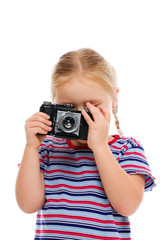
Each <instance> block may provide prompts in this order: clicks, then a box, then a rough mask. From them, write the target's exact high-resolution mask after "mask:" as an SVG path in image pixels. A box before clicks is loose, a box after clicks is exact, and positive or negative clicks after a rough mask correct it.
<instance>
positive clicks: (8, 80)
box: [0, 0, 160, 240]
mask: <svg viewBox="0 0 160 240" xmlns="http://www.w3.org/2000/svg"><path fill="white" fill-rule="evenodd" d="M159 13H160V7H159V1H158V0H157V1H155V0H152V1H147V0H145V1H143V0H139V1H135V0H134V1H130V0H121V1H119V0H117V1H115V0H110V1H107V0H106V1H103V0H97V1H96V0H95V1H94V0H80V1H76V0H64V1H62V0H57V1H54V0H44V1H42V0H26V1H24V0H19V1H18V0H14V1H11V0H5V1H1V2H0V35H1V37H0V81H1V88H0V91H1V94H0V97H1V118H0V119H1V120H0V121H1V123H0V127H1V131H0V134H1V138H0V141H1V143H0V146H1V151H0V152H1V173H0V178H1V179H0V184H1V188H0V189H1V197H0V201H1V203H0V208H1V234H3V240H5V239H6V240H8V239H13V238H14V239H17V240H21V239H23V240H29V239H33V238H34V229H35V221H36V214H28V215H27V214H25V213H23V212H22V211H21V210H20V209H19V208H18V206H17V203H16V200H15V181H16V176H17V173H18V167H17V165H18V163H20V161H21V159H22V155H23V150H24V146H25V131H24V124H25V120H26V119H27V118H28V117H30V116H31V115H32V114H33V113H35V112H37V111H38V110H39V106H40V105H41V104H42V102H43V101H44V100H51V97H50V96H51V94H50V77H51V72H52V69H53V67H54V65H55V63H56V62H57V61H58V59H59V57H60V56H61V55H62V54H64V53H66V52H67V51H70V50H76V49H79V48H82V47H89V48H93V49H94V50H96V51H98V52H99V53H100V54H102V55H103V56H104V57H105V58H106V59H107V60H108V61H109V62H110V63H111V64H112V65H113V66H114V67H115V69H116V71H117V75H118V79H119V87H120V95H119V120H120V124H121V127H122V129H123V131H124V134H125V136H132V137H135V138H137V139H139V140H140V141H141V142H142V144H143V146H144V148H145V151H146V156H147V158H148V161H149V163H150V166H151V170H152V174H153V175H154V176H155V177H156V179H157V187H156V188H154V189H153V191H152V192H147V193H145V196H144V200H143V202H142V204H141V206H140V208H139V209H138V210H137V212H136V213H135V214H134V215H133V216H131V217H130V220H131V226H132V239H133V240H142V239H145V240H150V239H153V236H154V238H156V239H157V237H159V222H158V221H157V219H158V218H157V217H158V216H159V214H160V209H159V202H160V187H159V186H160V185H159V184H160V179H159V176H160V164H159V161H160V159H159V148H160V147H159V133H160V130H159V129H160V128H159V127H160V124H159V122H160V119H159V116H160V115H159V103H160V90H159V87H160V85H159V82H160V71H159V64H160V35H159V29H160V26H159V23H160V14H159ZM111 133H113V134H114V133H116V129H115V128H114V126H113V124H112V127H111Z"/></svg>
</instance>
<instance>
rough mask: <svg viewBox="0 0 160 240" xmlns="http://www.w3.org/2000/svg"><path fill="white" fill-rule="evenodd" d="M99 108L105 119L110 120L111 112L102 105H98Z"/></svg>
mask: <svg viewBox="0 0 160 240" xmlns="http://www.w3.org/2000/svg"><path fill="white" fill-rule="evenodd" d="M99 109H100V111H101V112H102V114H103V115H104V117H105V119H106V120H107V121H109V122H110V120H111V114H110V113H109V112H108V111H106V110H105V109H104V108H102V107H100V108H99Z"/></svg>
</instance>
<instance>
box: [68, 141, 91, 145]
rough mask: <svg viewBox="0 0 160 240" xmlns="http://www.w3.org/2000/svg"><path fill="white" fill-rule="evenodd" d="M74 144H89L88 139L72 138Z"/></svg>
mask: <svg viewBox="0 0 160 240" xmlns="http://www.w3.org/2000/svg"><path fill="white" fill-rule="evenodd" d="M71 142H72V143H73V144H74V145H79V146H80V145H87V140H71Z"/></svg>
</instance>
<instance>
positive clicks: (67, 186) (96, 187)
mask: <svg viewBox="0 0 160 240" xmlns="http://www.w3.org/2000/svg"><path fill="white" fill-rule="evenodd" d="M45 187H46V188H60V187H65V188H70V189H77V190H78V189H90V188H91V189H98V190H101V191H104V189H103V188H102V187H99V186H94V185H89V186H76V187H75V186H70V185H67V184H57V185H54V186H53V185H45Z"/></svg>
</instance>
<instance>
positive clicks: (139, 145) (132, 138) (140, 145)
mask: <svg viewBox="0 0 160 240" xmlns="http://www.w3.org/2000/svg"><path fill="white" fill-rule="evenodd" d="M131 139H132V140H133V141H134V142H135V143H136V144H137V145H138V146H139V147H140V146H141V145H140V144H139V143H138V142H137V141H136V139H134V138H132V137H131Z"/></svg>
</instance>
